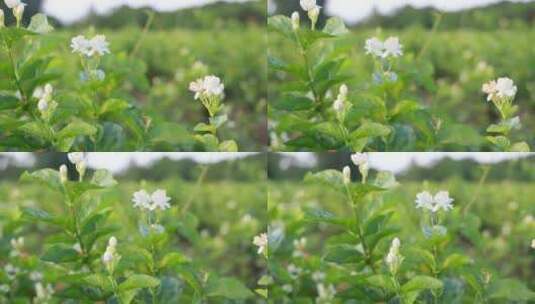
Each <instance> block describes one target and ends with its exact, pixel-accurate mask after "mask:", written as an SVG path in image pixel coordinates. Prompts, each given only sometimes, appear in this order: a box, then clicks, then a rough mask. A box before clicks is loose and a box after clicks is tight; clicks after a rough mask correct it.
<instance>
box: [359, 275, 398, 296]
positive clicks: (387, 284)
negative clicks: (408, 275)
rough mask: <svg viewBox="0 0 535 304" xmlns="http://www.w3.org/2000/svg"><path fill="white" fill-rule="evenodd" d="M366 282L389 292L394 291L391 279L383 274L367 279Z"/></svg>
mask: <svg viewBox="0 0 535 304" xmlns="http://www.w3.org/2000/svg"><path fill="white" fill-rule="evenodd" d="M366 281H367V282H368V283H369V284H370V285H372V286H375V287H378V288H381V289H386V290H388V291H390V292H394V291H395V290H396V287H395V284H394V282H393V281H392V278H391V277H390V276H387V275H384V274H376V275H372V276H370V277H368V278H367V279H366Z"/></svg>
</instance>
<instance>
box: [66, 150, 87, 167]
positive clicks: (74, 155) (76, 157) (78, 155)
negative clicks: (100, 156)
mask: <svg viewBox="0 0 535 304" xmlns="http://www.w3.org/2000/svg"><path fill="white" fill-rule="evenodd" d="M67 158H68V159H69V161H70V162H71V163H72V164H74V165H77V164H79V163H81V162H84V161H85V153H84V152H71V153H68V154H67Z"/></svg>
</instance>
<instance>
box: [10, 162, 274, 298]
mask: <svg viewBox="0 0 535 304" xmlns="http://www.w3.org/2000/svg"><path fill="white" fill-rule="evenodd" d="M65 158H66V157H65V155H63V154H61V155H60V154H56V155H53V154H46V155H42V158H40V159H38V160H37V162H36V163H35V166H32V168H31V169H28V168H26V169H27V170H28V171H29V172H36V171H37V172H39V169H38V168H40V167H48V168H52V169H54V168H55V167H53V166H52V165H51V164H53V163H56V162H60V160H61V159H65ZM237 161H239V162H240V165H239V167H240V168H241V170H240V171H241V172H242V173H240V172H237V171H236V170H235V173H236V175H237V176H238V177H237V178H235V179H233V176H232V175H231V174H227V175H224V174H223V175H218V173H217V171H220V170H223V171H226V172H227V173H228V172H229V171H230V169H231V167H233V169H235V168H236V164H234V163H232V162H227V163H225V162H223V163H222V164H214V165H200V164H193V163H192V162H188V161H182V162H180V161H175V162H173V161H169V160H163V161H162V162H161V163H158V164H155V165H154V166H152V167H150V168H146V169H144V170H143V172H149V171H152V172H153V175H150V174H147V175H145V176H144V178H142V177H140V176H138V175H137V174H136V172H139V170H141V169H132V171H129V172H131V173H130V174H128V173H127V174H124V175H122V176H121V175H116V176H114V179H115V180H116V181H117V183H116V184H115V185H113V186H111V187H108V188H106V189H93V191H92V192H91V195H83V196H81V201H80V203H81V205H80V209H81V210H83V211H82V212H97V211H98V213H99V214H106V217H107V219H104V220H103V219H102V218H101V217H102V216H99V218H100V219H99V220H98V221H97V222H95V223H93V224H94V225H97V226H99V227H98V228H96V230H97V231H98V234H99V237H98V238H101V237H102V239H99V240H97V241H96V242H95V244H94V246H93V252H94V253H93V254H92V255H91V257H90V259H91V260H93V263H92V264H90V265H92V267H90V269H87V267H79V266H80V265H78V263H77V262H75V261H74V260H73V259H72V257H71V258H69V257H67V256H66V255H64V256H60V257H59V258H58V257H57V256H56V257H55V258H54V259H53V261H52V263H51V261H50V260H48V258H47V257H50V252H51V251H50V250H49V248H51V247H52V248H54V246H57V245H54V244H59V243H66V244H69V240H68V238H66V237H60V235H59V234H60V232H59V231H60V229H59V228H58V226H56V225H54V224H53V223H50V222H47V221H46V219H45V221H42V220H43V219H44V218H43V217H41V218H39V219H37V218H33V219H32V218H31V217H30V218H29V217H28V213H27V210H41V211H40V214H41V215H43V214H48V215H50V216H56V215H57V216H59V217H62V218H68V217H69V216H70V214H69V213H68V212H67V210H68V209H67V207H68V204H65V203H64V202H63V196H62V195H61V193H58V192H55V191H51V189H50V188H48V187H46V181H45V182H43V183H38V182H35V181H33V182H32V181H31V178H30V179H28V178H23V180H22V181H18V180H12V179H8V178H4V177H6V175H8V174H10V175H13V176H14V175H18V172H15V171H14V170H9V169H8V170H5V171H2V178H1V179H0V227H1V228H2V229H0V245H1V246H0V248H1V249H0V257H2V259H1V261H0V264H1V265H2V270H1V271H0V281H1V282H2V284H0V285H2V291H1V292H0V299H2V300H0V302H1V301H3V300H4V301H6V300H7V301H8V302H9V303H30V302H39V301H42V302H39V303H44V302H46V303H63V302H64V301H68V300H66V299H76V300H77V301H85V302H84V303H90V302H97V299H99V298H100V299H105V298H107V297H108V296H106V297H104V295H105V294H106V293H101V292H98V290H99V289H98V288H96V287H97V286H100V290H104V291H105V290H106V288H105V287H103V286H105V284H104V283H105V281H104V283H103V282H102V281H98V280H90V279H89V278H90V277H92V278H94V277H95V275H98V274H99V273H100V272H99V271H100V270H99V269H101V268H102V267H101V265H102V264H103V262H102V260H101V257H102V252H103V250H104V247H105V243H106V240H107V239H108V238H109V237H110V235H113V236H114V237H115V238H116V239H117V240H118V249H117V250H118V254H120V255H121V256H122V257H121V258H120V262H119V265H118V268H117V269H118V270H117V272H123V271H124V269H131V270H134V271H137V272H138V271H140V269H142V268H143V266H142V265H143V263H145V262H144V259H143V255H144V254H146V253H145V251H144V250H149V247H150V246H148V245H147V242H149V240H150V238H148V237H147V235H144V231H143V220H144V217H143V216H144V215H143V213H144V211H143V210H142V209H139V208H135V206H134V205H133V201H132V198H133V193H134V192H136V191H139V190H140V189H146V190H148V191H151V192H152V191H153V190H154V189H166V190H167V195H168V196H169V197H170V208H169V209H168V210H161V211H158V214H157V216H158V223H159V224H158V225H161V226H159V227H161V229H165V232H159V233H160V235H161V234H165V242H164V243H165V245H164V247H163V248H162V249H160V250H162V252H161V253H160V254H159V255H155V257H156V256H157V257H158V259H161V262H160V263H159V265H164V264H165V265H169V266H170V267H169V268H167V270H164V268H163V266H160V267H162V268H161V270H160V271H159V272H158V274H155V273H153V274H152V276H154V277H158V280H159V284H158V285H159V287H158V291H157V293H156V294H154V295H153V296H152V298H151V296H150V294H149V293H148V288H146V289H145V290H141V288H140V289H139V292H137V295H136V296H135V297H136V298H135V300H134V297H132V298H129V300H128V301H126V300H124V299H122V300H121V302H122V303H127V302H128V303H130V301H133V303H134V302H135V303H156V301H157V302H158V303H181V302H188V303H201V302H200V300H199V299H198V298H197V297H198V296H199V292H201V290H202V293H203V297H209V300H208V302H209V303H229V302H228V301H229V300H228V299H232V301H234V302H232V303H256V302H259V301H261V300H260V296H259V295H255V294H254V292H253V290H255V289H256V288H257V284H256V282H257V281H258V280H259V279H260V276H261V274H262V273H263V272H264V269H265V262H264V261H263V259H262V258H260V257H259V256H258V254H257V249H256V247H255V246H254V245H253V243H252V240H253V238H254V236H256V235H258V234H260V233H261V232H263V231H265V229H266V222H267V220H266V210H265V197H266V185H265V179H264V178H263V177H262V176H255V177H254V178H252V177H250V178H243V177H242V178H241V179H240V177H239V176H240V175H241V176H243V172H246V171H249V172H258V171H260V170H262V171H265V169H260V167H262V166H263V164H264V161H263V160H262V159H258V158H254V157H253V158H249V159H241V160H237ZM63 163H65V162H63ZM67 163H68V162H67ZM4 164H5V162H4V159H0V166H3V165H4ZM47 164H48V165H47ZM163 164H165V165H167V166H168V167H169V166H172V165H173V164H174V165H175V166H174V167H172V169H173V170H174V174H171V171H170V168H167V171H166V172H167V173H165V174H164V176H158V175H157V172H162V168H161V165H163ZM69 166H70V165H69ZM247 167H248V168H247ZM10 168H11V167H10ZM179 168H180V169H179ZM225 168H226V169H225ZM18 171H19V172H20V170H18ZM164 171H165V170H164ZM214 173H215V175H214ZM94 174H98V173H93V170H92V169H90V170H89V172H88V173H87V176H92V175H94ZM188 174H193V175H195V176H194V177H188ZM250 174H251V176H252V175H255V174H253V173H250ZM70 176H71V182H68V183H67V184H66V185H67V186H68V187H74V185H79V184H78V183H76V182H74V180H75V178H77V173H75V170H72V171H71V172H70ZM154 176H158V178H154ZM27 177H28V176H27ZM51 177H52V182H54V179H53V177H54V175H51ZM86 179H89V178H86ZM86 183H88V182H86ZM80 184H81V183H80ZM89 191H91V190H89ZM236 193H240V195H239V196H237V195H236ZM89 210H90V211H89ZM23 213H24V214H23ZM149 221H150V220H149ZM84 223H85V222H84ZM85 225H86V224H84V226H85ZM102 225H105V226H102ZM153 226H154V225H153ZM151 227H152V226H151ZM152 228H153V227H152ZM152 228H150V229H152ZM150 233H152V232H150ZM103 236H105V237H103ZM19 238H23V239H24V241H23V244H22V245H21V246H20V248H19V249H15V247H13V245H12V244H13V241H12V240H13V239H19ZM69 246H71V245H68V246H67V247H68V249H65V248H64V249H63V251H61V250H59V251H57V252H56V253H54V254H56V255H58V254H59V255H61V252H63V254H65V252H66V251H69V250H70V252H72V249H71V247H69ZM136 246H139V247H136ZM82 248H83V247H82ZM136 248H137V249H136ZM151 250H154V248H152V249H151ZM13 252H17V255H13ZM96 252H98V253H96ZM167 254H168V255H167ZM229 256H232V259H228V257H229ZM102 259H103V258H102ZM7 265H10V266H7ZM13 265H14V266H15V267H16V268H17V269H16V271H15V272H16V274H15V275H14V276H12V272H10V270H9V267H12V266H13ZM171 265H172V266H171ZM67 269H71V270H72V271H70V272H69V274H68V275H67V274H66V273H65V271H66V270H67ZM36 273H39V274H40V275H39V277H38V279H37V281H35V277H36V275H35V274H36ZM91 273H94V274H95V275H93V276H92V275H91ZM129 273H130V275H132V272H131V271H130V272H129V270H127V271H126V274H129ZM88 275H89V276H88ZM86 276H87V277H86ZM83 277H86V279H85V280H87V281H86V283H82V284H81V286H80V282H81V279H82V281H83V280H84V279H83ZM128 277H129V275H126V279H127V278H128ZM208 278H211V279H209V280H208ZM217 278H221V281H219V283H217ZM214 279H216V281H213V280H214ZM207 280H208V281H207ZM210 281H212V283H211V282H210ZM87 282H91V283H89V284H87ZM214 282H216V284H213V283H214ZM123 283H124V281H123ZM38 284H41V286H50V287H47V290H45V291H44V294H43V292H40V291H39V290H38V287H37V285H38ZM84 285H85V286H84ZM6 286H7V287H6ZM6 288H7V289H8V291H7V292H6V290H5V289H6ZM80 292H82V293H83V296H82V295H81V294H79V293H80ZM90 299H92V300H90ZM115 300H116V299H115ZM115 300H113V299H112V300H110V301H112V302H113V301H115ZM205 301H206V300H205ZM202 303H205V302H202Z"/></svg>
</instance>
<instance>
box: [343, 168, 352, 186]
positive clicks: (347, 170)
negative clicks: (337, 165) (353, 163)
mask: <svg viewBox="0 0 535 304" xmlns="http://www.w3.org/2000/svg"><path fill="white" fill-rule="evenodd" d="M342 174H343V175H344V184H346V185H349V183H351V169H350V168H349V166H345V167H344V169H343V170H342Z"/></svg>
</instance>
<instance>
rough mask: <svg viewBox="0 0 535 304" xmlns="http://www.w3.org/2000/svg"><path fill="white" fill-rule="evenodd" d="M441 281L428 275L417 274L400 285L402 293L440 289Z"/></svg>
mask: <svg viewBox="0 0 535 304" xmlns="http://www.w3.org/2000/svg"><path fill="white" fill-rule="evenodd" d="M442 286H443V284H442V281H440V280H438V279H435V278H433V277H429V276H423V275H418V276H415V277H413V278H412V279H410V281H408V282H407V283H405V284H404V285H403V287H401V290H402V291H403V293H409V292H412V291H418V290H424V289H440V288H442Z"/></svg>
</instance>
